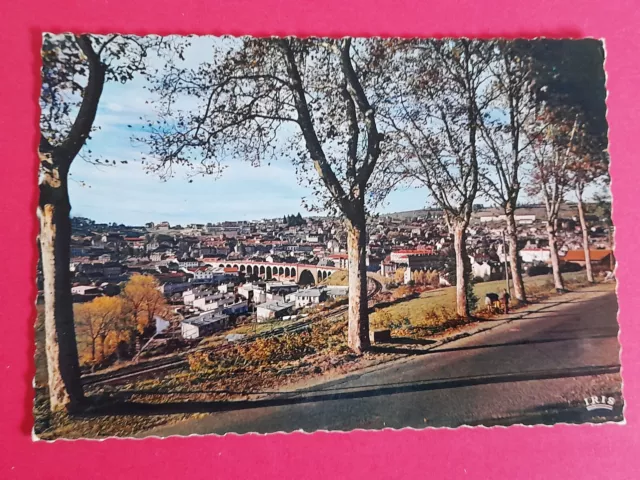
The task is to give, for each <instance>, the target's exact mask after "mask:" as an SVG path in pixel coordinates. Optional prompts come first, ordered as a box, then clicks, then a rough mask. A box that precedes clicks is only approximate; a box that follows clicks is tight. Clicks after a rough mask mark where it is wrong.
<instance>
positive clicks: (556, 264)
mask: <svg viewBox="0 0 640 480" xmlns="http://www.w3.org/2000/svg"><path fill="white" fill-rule="evenodd" d="M556 232H557V228H556V222H549V221H547V235H548V236H549V254H550V255H551V268H552V269H553V283H554V284H555V287H556V290H564V289H565V288H564V280H563V279H562V274H561V273H560V257H558V241H557V238H556Z"/></svg>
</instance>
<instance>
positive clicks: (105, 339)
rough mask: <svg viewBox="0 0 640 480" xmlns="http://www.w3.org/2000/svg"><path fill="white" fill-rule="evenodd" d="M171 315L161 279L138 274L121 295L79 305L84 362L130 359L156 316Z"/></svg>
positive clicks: (82, 360) (77, 316)
mask: <svg viewBox="0 0 640 480" xmlns="http://www.w3.org/2000/svg"><path fill="white" fill-rule="evenodd" d="M168 313H169V312H168V308H167V304H166V301H165V299H164V297H163V295H162V293H161V292H160V291H159V290H158V282H157V280H156V279H155V278H154V277H151V276H149V275H138V274H136V275H133V276H132V277H131V278H130V279H129V281H128V282H127V283H126V285H125V286H124V289H123V292H122V294H121V295H119V296H115V297H107V296H105V297H98V298H95V299H93V300H92V301H91V302H88V303H84V304H81V305H78V306H77V307H76V309H75V323H76V332H77V336H78V343H79V346H80V350H81V351H80V357H81V363H82V364H83V365H90V366H92V367H95V366H97V365H105V364H108V363H110V362H109V360H110V359H113V358H114V357H115V358H117V359H120V358H130V357H131V356H133V355H134V354H135V350H136V343H137V342H136V341H137V340H139V339H142V338H144V337H147V336H149V334H150V331H149V330H150V327H151V326H152V324H153V317H154V316H155V315H165V316H166V315H167V314H168Z"/></svg>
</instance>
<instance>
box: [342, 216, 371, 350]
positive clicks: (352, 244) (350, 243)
mask: <svg viewBox="0 0 640 480" xmlns="http://www.w3.org/2000/svg"><path fill="white" fill-rule="evenodd" d="M347 249H348V254H349V347H350V348H351V349H352V350H353V351H354V352H356V353H358V354H360V353H362V352H363V351H364V350H367V349H368V348H369V347H370V346H371V342H370V340H369V305H368V301H367V264H366V259H367V256H366V255H367V235H366V221H365V219H364V216H363V218H362V219H361V221H358V222H352V221H349V220H348V221H347Z"/></svg>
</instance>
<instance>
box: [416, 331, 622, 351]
mask: <svg viewBox="0 0 640 480" xmlns="http://www.w3.org/2000/svg"><path fill="white" fill-rule="evenodd" d="M593 338H618V335H617V334H615V335H614V334H595V335H581V336H572V337H560V338H540V339H536V340H518V341H515V342H504V343H488V344H483V345H469V346H464V347H444V348H438V349H437V350H428V351H425V352H423V353H426V354H435V353H445V352H461V351H466V350H481V349H484V348H500V347H514V346H520V345H536V344H541V343H554V342H571V341H573V340H588V339H593Z"/></svg>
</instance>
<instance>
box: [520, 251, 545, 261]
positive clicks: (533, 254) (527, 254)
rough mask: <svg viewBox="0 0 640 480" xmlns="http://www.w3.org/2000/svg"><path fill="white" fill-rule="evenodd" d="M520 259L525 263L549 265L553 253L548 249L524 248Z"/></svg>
mask: <svg viewBox="0 0 640 480" xmlns="http://www.w3.org/2000/svg"><path fill="white" fill-rule="evenodd" d="M520 258H521V259H522V261H523V262H524V263H549V262H550V261H551V252H550V251H549V249H548V248H523V249H521V250H520Z"/></svg>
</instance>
